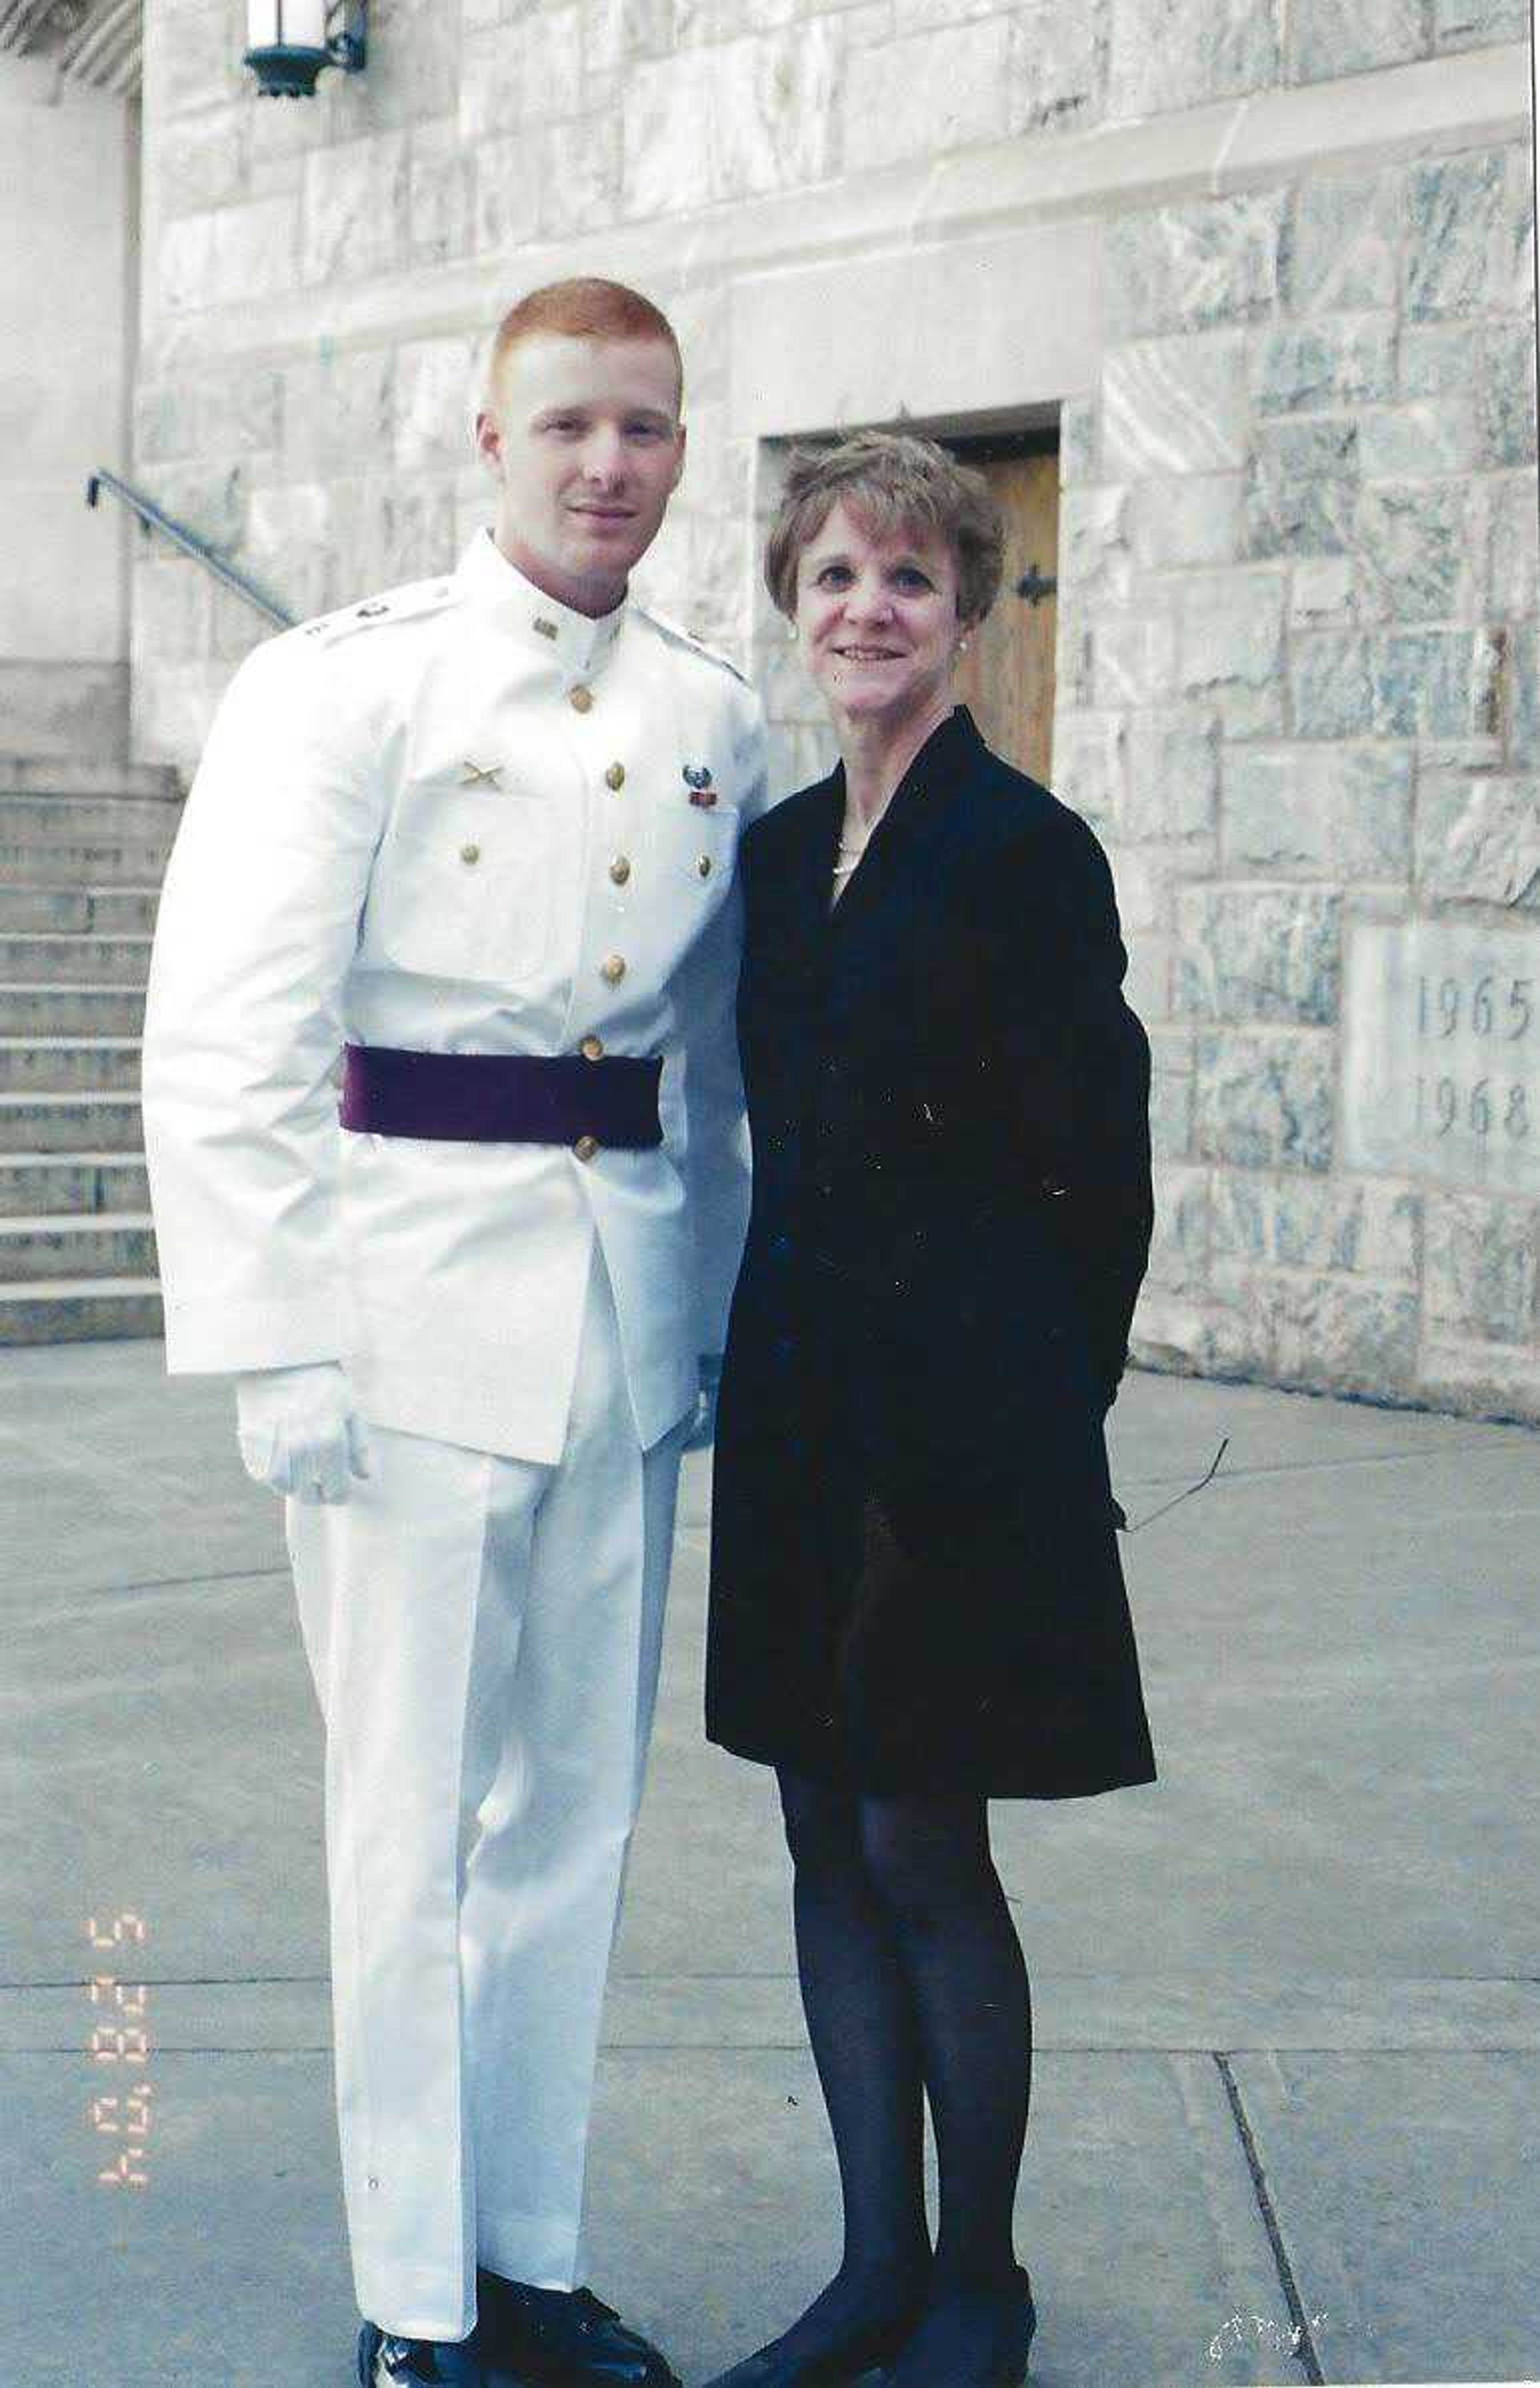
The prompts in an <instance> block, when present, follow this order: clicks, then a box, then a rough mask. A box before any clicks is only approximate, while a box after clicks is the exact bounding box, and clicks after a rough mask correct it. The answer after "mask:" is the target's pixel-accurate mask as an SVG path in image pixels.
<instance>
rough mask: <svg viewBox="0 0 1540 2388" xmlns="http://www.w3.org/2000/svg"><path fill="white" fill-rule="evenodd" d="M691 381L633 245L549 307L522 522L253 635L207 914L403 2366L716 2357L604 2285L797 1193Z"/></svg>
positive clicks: (247, 1325)
mask: <svg viewBox="0 0 1540 2388" xmlns="http://www.w3.org/2000/svg"><path fill="white" fill-rule="evenodd" d="M680 381H681V375H680V361H679V350H678V347H677V344H676V342H675V340H674V336H673V334H672V332H671V330H670V329H669V327H668V324H667V322H666V320H665V319H664V318H663V317H662V316H661V315H660V314H658V312H657V311H656V310H655V308H653V307H652V305H651V304H650V302H648V301H647V300H645V299H641V298H639V297H638V296H637V294H635V293H633V292H630V291H627V290H624V289H622V288H620V287H619V286H617V285H614V284H609V283H599V282H580V283H569V284H557V285H554V286H552V287H551V288H550V289H548V290H545V291H541V292H536V293H535V294H534V295H533V296H532V297H531V298H530V299H526V300H525V301H523V302H522V303H521V305H520V306H519V307H517V308H515V310H514V311H513V313H512V314H511V315H510V316H509V317H508V318H506V319H505V321H504V323H503V326H502V327H501V329H500V332H499V335H498V339H497V343H496V346H495V349H494V353H493V359H492V363H491V367H490V377H489V384H488V393H487V398H486V403H485V408H484V411H483V413H481V414H480V416H479V417H478V420H477V442H478V445H479V448H480V451H481V453H482V455H483V456H484V457H485V459H486V460H487V462H488V464H489V465H490V468H491V471H492V474H493V475H494V476H495V478H496V481H497V483H498V486H499V500H498V513H497V521H496V527H495V532H484V533H482V534H480V535H478V536H477V539H476V540H473V542H472V544H471V546H470V548H469V550H468V551H467V553H466V554H465V557H464V558H463V560H462V562H461V564H460V565H459V567H458V569H457V570H456V571H455V572H453V573H452V574H451V575H449V576H448V577H447V578H442V579H437V580H429V581H423V582H419V583H416V584H414V585H413V586H411V587H408V588H405V589H401V590H396V591H389V592H388V593H387V594H385V595H384V596H382V597H379V598H375V599H374V600H371V601H369V602H367V603H363V604H359V605H354V606H350V607H348V608H346V609H344V610H343V611H342V612H341V613H339V614H336V615H333V616H328V617H326V618H325V619H323V620H321V621H318V622H312V623H308V624H305V625H303V626H301V627H300V628H299V629H296V630H292V631H289V632H286V634H285V635H283V636H282V637H280V638H277V639H274V640H272V641H268V642H267V643H266V644H264V645H262V646H261V647H259V648H258V649H257V651H256V652H255V653H254V654H252V655H251V656H250V657H249V658H248V660H247V662H246V663H245V664H244V665H243V666H242V667H241V668H240V670H239V672H238V673H237V674H236V676H235V681H234V683H233V684H232V686H231V688H230V691H229V692H228V694H227V696H226V698H225V700H224V703H223V706H222V708H221V711H220V714H219V717H218V719H217V720H216V722H215V725H214V728H213V730H212V733H211V735H210V741H209V744H208V747H207V750H206V752H205V755H204V757H203V762H202V765H201V768H200V769H199V772H198V775H197V781H196V782H195V784H194V788H193V792H192V794H191V795H190V797H189V799H188V803H187V808H186V815H185V821H184V825H183V828H182V831H181V834H180V836H179V838H178V840H177V845H176V850H175V853H174V854H173V856H172V862H171V866H170V870H169V871H168V874H167V880H166V887H165V893H164V896H163V900H162V906H161V912H160V921H159V933H158V935H157V939H156V946H155V957H154V967H153V971H152V974H151V986H150V1000H149V1012H148V1019H147V1023H146V1040H145V1124H146V1146H147V1150H148V1158H149V1168H150V1175H151V1185H152V1192H153V1198H154V1205H155V1215H156V1225H157V1229H158V1234H159V1251H160V1264H161V1271H162V1278H163V1283H164V1288H165V1297H166V1343H167V1360H168V1365H169V1366H170V1368H171V1369H172V1371H173V1372H174V1371H187V1370H191V1371H198V1370H228V1371H231V1372H233V1373H235V1376H236V1390H237V1399H238V1412H239V1424H240V1440H241V1449H242V1453H243V1455H244V1457H245V1460H246V1464H247V1466H248V1468H249V1470H250V1471H251V1473H252V1474H253V1475H254V1476H256V1477H257V1478H258V1479H259V1480H261V1481H262V1482H265V1483H267V1484H269V1485H271V1486H273V1487H274V1489H275V1490H277V1491H279V1492H282V1493H286V1494H287V1495H288V1503H287V1510H286V1517H287V1525H288V1537H289V1548H290V1553H291V1556H292V1559H293V1563H294V1571H295V1582H296V1586H297V1590H298V1594H299V1613H300V1620H301V1625H302V1629H303V1633H304V1640H305V1646H306V1651H307V1654H308V1656H309V1659H310V1663H311V1666H312V1671H313V1673H314V1678H315V1683H316V1689H317V1692H318V1694H319V1696H320V1700H321V1705H322V1708H323V1711H324V1713H325V1720H326V1727H327V1735H326V1741H327V1753H326V1848H327V1870H328V1879H329V1894H330V1904H331V1946H332V1977H333V1999H334V2009H335V2026H336V2027H335V2039H336V2067H337V2107H338V2117H339V2125H340V2136H341V2146H342V2163H343V2177H344V2187H345V2191H346V2198H347V2208H348V2219H349V2230H350V2241H351V2246H352V2255H353V2270H354V2280H355V2285H356V2288H357V2293H358V2299H359V2304H360V2305H361V2307H362V2309H363V2313H364V2315H365V2316H366V2317H367V2318H366V2321H365V2324H364V2328H363V2331H362V2333H361V2337H360V2342H359V2352H358V2373H359V2378H360V2380H361V2381H362V2382H364V2383H365V2388H384V2383H386V2382H413V2381H441V2382H455V2383H459V2388H483V2383H485V2388H509V2384H510V2383H514V2388H516V2383H522V2382H553V2383H559V2384H560V2388H583V2383H590V2382H609V2383H615V2384H616V2388H664V2383H668V2382H672V2381H673V2379H674V2374H673V2372H672V2371H671V2370H670V2369H668V2365H667V2363H666V2362H665V2360H664V2358H663V2357H662V2356H660V2355H659V2354H658V2353H657V2351H656V2350H655V2349H654V2348H651V2347H649V2346H648V2345H647V2344H646V2343H645V2342H644V2341H643V2340H642V2339H641V2338H640V2337H639V2336H638V2335H637V2334H636V2333H635V2332H633V2331H629V2330H627V2329H626V2328H625V2327H624V2325H623V2324H622V2323H621V2322H620V2321H619V2320H618V2318H617V2317H616V2316H614V2315H613V2314H612V2313H611V2312H610V2310H609V2308H607V2307H605V2306H603V2305H600V2304H599V2303H598V2301H597V2299H595V2298H593V2297H592V2296H591V2295H590V2293H588V2291H587V2290H585V2289H581V2288H579V2287H578V2286H577V2283H578V2281H579V2277H580V2273H579V2212H580V2206H581V2198H582V2186H583V2164H584V2153H585V2145H586V2139H587V2131H588V2118H589V2108H590V2102H591V2096H592V2080H593V2072H594V2064H595V2056H596V2049H597V2039H598V2029H599V2016H600V2005H601V2001H602V1997H603V1991H604V1982H605V1969H606V1965H607V1962H608V1955H609V1950H610V1944H611V1940H612V1937H613V1933H614V1926H615V1919H616V1912H617V1903H618V1898H619V1890H620V1882H621V1874H622V1867H623V1861H624V1856H625V1851H626V1848H627V1844H628V1839H629V1836H630V1829H631V1825H632V1822H633V1819H634V1816H635V1811H636V1802H637V1798H638V1796H639V1792H640V1787H641V1777H642V1767H643V1756H644V1751H645V1747H646V1741H647V1736H648V1732H649V1729H650V1725H651V1719H652V1708H653V1697H654V1691H655V1677H656V1668H657V1658H658V1647H659V1640H660V1635H661V1630H662V1617H663V1601H664V1593H665V1587H666V1581H667V1575H668V1560H669V1553H670V1546H671V1541H672V1531H673V1517H674V1494H675V1486H676V1480H677V1475H678V1468H679V1461H680V1454H681V1448H682V1447H683V1443H684V1442H685V1439H686V1437H687V1435H688V1433H689V1429H690V1425H691V1421H692V1419H693V1417H694V1414H695V1407H696V1401H697V1392H698V1390H699V1388H700V1386H701V1384H702V1380H703V1378H706V1379H707V1380H708V1379H709V1376H710V1361H711V1355H714V1354H716V1353H719V1351H720V1348H721V1342H722V1338H723V1331H724V1325H725V1316H726V1308H727V1302H728V1299H729V1296H730V1293H731V1289H732V1278H733V1274H734V1270H735V1268H736V1264H737V1259H738V1253H739V1247H740V1244H741V1240H742V1235H743V1229H744V1224H745V1217H746V1192H747V1169H746V1158H745V1144H744V1141H743V1132H742V1118H741V1107H742V1094H741V1088H740V1086H739V1081H738V1073H737V1064H736V1055H735V1048H734V1043H733V1035H732V1003H733V994H734V988H735V983H736V975H737V957H738V921H737V913H736V902H735V897H734V892H733V857H734V851H735V847H736V843H737V838H738V833H739V830H740V828H741V826H742V825H743V824H744V823H745V821H746V820H747V819H749V818H750V817H751V816H752V815H753V814H754V813H755V812H756V811H757V809H758V808H759V807H761V805H762V804H763V801H764V759H763V733H762V726H761V720H760V715H759V710H758V706H757V703H756V701H755V699H754V697H753V696H752V694H751V692H749V690H748V689H747V688H746V687H745V685H744V683H743V681H742V680H740V678H739V677H738V675H737V674H736V673H735V672H734V671H733V669H732V667H731V666H728V665H726V664H725V663H724V662H723V661H722V659H720V658H719V657H717V656H714V655H713V654H710V653H709V652H708V651H707V650H706V649H704V648H702V647H700V646H699V645H698V644H697V643H696V642H695V641H694V640H693V639H692V638H690V637H689V636H687V635H686V634H685V633H683V632H681V631H678V630H676V629H673V628H672V627H671V626H670V625H668V623H666V622H664V621H662V620H660V619H659V618H657V617H656V616H652V615H650V614H648V613H646V612H644V611H643V609H642V608H641V607H639V606H638V605H636V604H634V603H630V602H629V601H628V597H627V581H628V575H629V574H630V569H631V567H632V566H633V565H635V564H636V562H637V561H638V559H639V558H640V557H641V556H642V555H643V553H645V551H646V549H647V548H648V546H649V545H650V544H651V542H652V540H653V539H654V537H655V533H656V531H657V529H658V527H659V525H660V523H661V522H662V519H663V514H664V510H665V508H666V506H667V504H668V498H669V495H670V493H671V492H672V490H673V489H674V488H675V487H676V485H677V483H678V480H679V477H680V474H681V469H682V465H683V459H684V433H683V429H682V426H681V419H680V418H681V394H680ZM339 1061H342V1063H343V1068H342V1074H341V1087H340V1112H339V1095H338V1086H337V1065H338V1062H339ZM703 1359H704V1361H705V1363H706V1365H704V1366H703V1365H702V1362H703ZM478 2308H479V2321H478V2319H477V2316H478Z"/></svg>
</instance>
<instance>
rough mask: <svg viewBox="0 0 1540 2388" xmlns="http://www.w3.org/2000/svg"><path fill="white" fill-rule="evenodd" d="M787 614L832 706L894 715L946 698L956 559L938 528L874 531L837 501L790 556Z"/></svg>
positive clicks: (854, 716) (953, 640) (955, 624)
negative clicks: (791, 613) (792, 578)
mask: <svg viewBox="0 0 1540 2388" xmlns="http://www.w3.org/2000/svg"><path fill="white" fill-rule="evenodd" d="M794 618H795V626H796V632H797V637H798V639H799V641H800V642H801V647H802V655H803V660H804V661H805V663H806V664H807V667H808V670H809V672H810V673H811V674H812V676H813V679H814V680H816V681H817V683H818V685H819V687H820V689H821V691H822V692H823V695H824V697H825V699H826V700H827V702H828V704H829V706H830V708H831V710H832V711H833V712H834V714H835V715H836V716H838V715H844V716H845V717H846V718H847V719H849V720H873V719H883V718H886V719H888V720H891V721H893V722H895V723H897V722H900V721H905V720H908V719H910V718H914V717H915V716H917V715H920V714H923V713H924V712H926V711H927V710H929V709H930V708H931V707H932V706H934V705H936V704H949V703H950V701H951V676H952V667H953V665H954V663H955V661H956V658H957V642H958V634H959V630H960V629H961V625H960V623H959V621H958V616H957V563H956V559H955V558H954V556H953V554H952V550H951V545H950V542H949V541H948V540H947V539H946V538H945V537H944V536H943V535H942V534H941V533H940V532H939V531H931V530H921V529H917V528H916V529H900V530H897V531H895V532H893V533H892V534H891V535H888V536H885V537H883V538H875V537H873V536H872V533H871V532H869V531H866V530H863V529H862V527H861V525H860V523H859V519H858V518H857V517H855V516H854V515H852V514H849V513H848V512H847V511H846V507H845V506H844V505H843V504H839V505H836V506H835V507H834V510H833V512H832V513H831V514H830V516H829V519H828V521H827V522H826V523H825V524H824V526H823V528H822V529H821V531H820V532H819V533H818V535H817V537H816V538H814V539H811V540H808V544H807V546H806V547H805V548H804V549H803V551H802V553H801V555H800V556H799V557H798V558H797V567H796V613H795V617H794Z"/></svg>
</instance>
